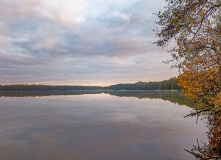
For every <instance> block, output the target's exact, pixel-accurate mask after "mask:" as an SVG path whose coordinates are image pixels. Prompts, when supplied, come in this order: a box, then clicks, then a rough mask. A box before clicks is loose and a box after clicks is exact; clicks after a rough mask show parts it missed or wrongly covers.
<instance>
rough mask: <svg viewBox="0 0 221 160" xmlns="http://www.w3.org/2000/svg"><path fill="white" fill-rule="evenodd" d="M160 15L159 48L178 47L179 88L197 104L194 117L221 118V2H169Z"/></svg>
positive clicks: (174, 62)
mask: <svg viewBox="0 0 221 160" xmlns="http://www.w3.org/2000/svg"><path fill="white" fill-rule="evenodd" d="M166 2H167V3H168V5H167V6H166V7H165V11H164V12H159V13H158V14H157V16H158V18H159V21H157V22H156V23H157V24H158V25H159V26H160V28H158V29H157V30H156V35H157V36H158V37H159V40H158V41H157V42H155V43H156V44H157V45H158V46H161V47H165V46H167V45H168V44H169V43H172V45H173V44H174V47H172V48H171V49H170V50H169V52H170V53H171V55H172V59H171V60H169V61H167V62H166V63H169V62H171V63H172V67H177V68H178V69H179V73H180V75H179V82H178V85H179V86H181V87H182V90H183V93H184V95H186V96H188V97H189V98H191V99H193V100H195V101H196V102H197V105H196V110H195V111H194V112H193V113H192V114H197V115H199V114H204V112H209V113H210V114H213V115H214V116H217V117H220V115H221V0H166Z"/></svg>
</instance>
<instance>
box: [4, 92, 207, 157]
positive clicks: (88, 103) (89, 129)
mask: <svg viewBox="0 0 221 160" xmlns="http://www.w3.org/2000/svg"><path fill="white" fill-rule="evenodd" d="M89 93H90V92H89ZM69 94H70V93H69ZM28 95H32V96H33V95H35V96H36V95H39V93H34V94H33V93H25V97H21V96H24V94H23V93H19V94H17V96H16V94H15V93H13V94H9V93H6V94H2V95H0V160H155V159H156V160H158V159H159V160H160V159H162V160H177V159H179V160H191V159H194V157H192V156H191V155H190V154H189V153H187V152H186V151H185V149H191V148H192V145H194V144H195V142H196V138H198V139H200V140H202V141H205V142H206V141H207V138H206V135H205V132H206V131H207V128H206V127H205V123H203V122H201V121H200V122H198V123H197V124H196V123H195V122H196V118H195V117H192V118H183V117H184V116H185V115H187V114H188V113H189V112H190V111H191V110H192V109H191V108H189V107H187V106H186V105H187V104H188V103H187V102H186V101H185V99H184V98H183V97H182V95H180V93H178V92H162V93H161V92H113V93H112V92H111V93H101V92H100V93H97V94H95V93H92V92H91V93H90V94H86V93H80V94H78V95H76V94H75V93H73V94H70V95H68V94H66V95H61V94H60V95H51V96H48V95H49V94H46V93H42V95H44V96H42V97H28ZM12 96H14V97H12ZM26 96H27V97H26ZM184 104H186V105H184Z"/></svg>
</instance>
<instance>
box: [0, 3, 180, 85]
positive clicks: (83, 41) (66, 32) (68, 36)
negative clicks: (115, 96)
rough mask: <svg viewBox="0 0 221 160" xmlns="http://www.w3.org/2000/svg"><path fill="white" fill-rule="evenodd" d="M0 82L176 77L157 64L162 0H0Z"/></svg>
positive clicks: (161, 57)
mask: <svg viewBox="0 0 221 160" xmlns="http://www.w3.org/2000/svg"><path fill="white" fill-rule="evenodd" d="M0 1H1V5H0V75H1V78H0V83H2V84H12V83H13V84H14V83H41V84H68V85H109V84H115V83H128V82H131V83H133V82H137V81H155V80H164V79H168V78H170V77H173V76H177V71H176V69H174V70H170V65H165V64H163V63H162V61H163V60H166V59H169V58H170V55H169V54H168V53H167V52H166V49H161V48H158V47H156V46H155V45H153V44H151V42H153V41H154V40H155V39H156V38H155V35H154V33H153V31H152V30H153V29H154V28H155V27H156V25H155V23H154V21H155V20H156V16H155V15H153V13H154V12H158V11H159V10H162V9H163V6H164V5H165V4H164V0H156V1H151V0H130V1H128V0H118V1H115V0H106V1H102V0H94V1H91V0H47V1H44V0H0Z"/></svg>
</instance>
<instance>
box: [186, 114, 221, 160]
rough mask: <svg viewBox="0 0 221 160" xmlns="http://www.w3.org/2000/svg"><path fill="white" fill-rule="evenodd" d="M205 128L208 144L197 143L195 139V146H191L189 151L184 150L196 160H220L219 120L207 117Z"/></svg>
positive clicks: (220, 130) (220, 127) (220, 135)
mask: <svg viewBox="0 0 221 160" xmlns="http://www.w3.org/2000/svg"><path fill="white" fill-rule="evenodd" d="M207 119H208V121H207V127H208V129H209V132H207V137H208V139H209V143H206V142H203V141H199V140H198V139H197V144H195V145H193V147H192V149H191V150H185V151H187V152H188V153H190V154H192V155H193V156H194V157H195V158H197V159H202V160H207V159H215V160H220V159H221V124H220V120H219V119H216V118H215V117H213V116H207Z"/></svg>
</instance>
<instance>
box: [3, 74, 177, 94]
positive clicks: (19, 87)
mask: <svg viewBox="0 0 221 160" xmlns="http://www.w3.org/2000/svg"><path fill="white" fill-rule="evenodd" d="M179 89H180V88H179V87H178V86H177V78H176V77H174V78H170V79H169V80H164V81H159V82H156V81H155V82H141V81H140V82H137V83H127V84H116V85H111V86H109V87H101V86H66V85H64V86H61V85H60V86H50V85H41V84H10V85H0V91H61V90H66V91H71V90H179Z"/></svg>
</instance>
